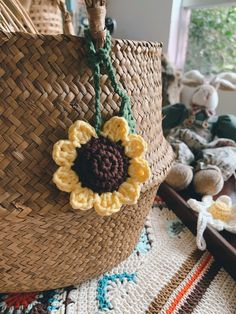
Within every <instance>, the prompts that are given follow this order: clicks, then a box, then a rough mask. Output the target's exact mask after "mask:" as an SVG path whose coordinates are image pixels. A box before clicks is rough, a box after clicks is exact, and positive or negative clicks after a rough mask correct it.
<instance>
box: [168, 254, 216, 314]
mask: <svg viewBox="0 0 236 314" xmlns="http://www.w3.org/2000/svg"><path fill="white" fill-rule="evenodd" d="M211 259H212V256H211V255H210V254H209V255H207V256H206V258H205V259H204V260H203V261H202V262H201V264H200V265H199V266H198V267H197V269H196V271H195V272H194V273H193V275H192V277H191V278H190V280H189V281H188V282H187V283H186V284H185V285H184V286H183V287H182V289H181V290H180V291H179V292H178V294H177V295H176V297H175V298H174V300H173V301H172V302H171V305H170V306H169V307H168V309H167V310H166V314H173V312H174V310H175V309H176V307H177V305H178V304H179V303H180V301H181V299H182V298H183V297H184V296H185V294H186V293H187V292H188V290H189V289H190V288H191V286H192V285H193V284H194V283H195V281H196V280H197V279H198V278H199V276H200V275H201V273H202V272H203V271H204V269H205V268H206V267H207V265H208V264H209V262H210V260H211Z"/></svg>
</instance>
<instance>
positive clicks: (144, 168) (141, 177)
mask: <svg viewBox="0 0 236 314" xmlns="http://www.w3.org/2000/svg"><path fill="white" fill-rule="evenodd" d="M128 174H129V176H130V177H131V178H132V179H134V180H135V181H136V182H139V183H143V182H145V181H147V180H148V179H149V178H150V176H151V170H150V168H149V165H148V162H147V161H146V160H144V159H141V158H134V159H131V161H130V166H129V169H128Z"/></svg>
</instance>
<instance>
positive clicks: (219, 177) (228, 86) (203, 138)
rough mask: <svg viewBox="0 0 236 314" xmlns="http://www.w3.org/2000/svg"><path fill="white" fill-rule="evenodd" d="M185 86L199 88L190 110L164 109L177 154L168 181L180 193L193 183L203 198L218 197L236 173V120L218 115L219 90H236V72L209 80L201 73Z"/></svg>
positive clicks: (188, 79) (187, 79)
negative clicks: (207, 196)
mask: <svg viewBox="0 0 236 314" xmlns="http://www.w3.org/2000/svg"><path fill="white" fill-rule="evenodd" d="M182 83H183V84H184V85H186V86H192V87H196V89H195V90H194V91H193V93H192V95H191V100H190V107H189V108H187V106H185V105H184V104H180V103H179V104H175V105H170V106H167V107H164V108H163V129H164V131H165V133H166V136H167V139H168V140H169V142H170V143H171V145H172V148H173V150H174V152H175V154H176V162H175V163H174V165H173V167H172V169H171V171H170V173H169V175H168V176H167V179H166V182H167V183H168V184H169V185H170V186H172V187H173V188H174V189H176V190H183V189H185V188H187V187H188V186H189V185H190V183H191V182H192V183H193V186H194V188H195V191H196V192H197V193H199V194H202V195H215V194H217V193H218V192H220V191H221V189H222V187H223V184H224V181H226V180H228V179H229V177H231V176H232V175H233V174H234V173H235V170H236V143H235V141H236V117H235V116H233V115H222V116H216V114H215V110H216V108H217V106H218V102H219V98H218V92H217V90H218V89H221V90H226V91H234V90H236V73H222V74H220V75H217V76H215V77H214V78H213V79H211V81H207V80H206V79H205V78H204V76H203V75H202V74H201V73H200V72H199V71H197V70H193V71H190V72H187V73H186V74H185V75H184V77H183V81H182Z"/></svg>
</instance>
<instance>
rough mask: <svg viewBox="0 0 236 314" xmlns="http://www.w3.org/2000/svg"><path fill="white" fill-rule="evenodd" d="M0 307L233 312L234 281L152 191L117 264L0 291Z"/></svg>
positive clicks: (12, 313)
mask: <svg viewBox="0 0 236 314" xmlns="http://www.w3.org/2000/svg"><path fill="white" fill-rule="evenodd" d="M52 275H53V274H52ZM0 313H1V314H21V313H22V314H28V313H30V314H36V313H38V314H46V313H47V314H103V313H106V314H118V313H119V314H144V313H147V314H154V313H163V314H172V313H179V314H184V313H186V314H187V313H195V314H211V313H212V314H227V313H228V314H232V313H236V283H235V282H234V280H233V279H232V278H231V277H230V276H229V275H228V274H227V273H226V272H225V271H224V270H223V269H222V268H221V266H220V265H219V264H218V263H217V262H216V261H215V260H214V259H213V258H212V256H211V255H210V254H209V252H200V251H198V250H197V249H196V242H195V238H194V237H193V235H192V234H191V233H190V232H189V231H188V230H187V228H186V227H185V226H184V225H183V224H182V222H181V221H180V220H179V219H177V217H176V216H175V214H174V213H173V212H172V211H170V210H169V209H168V208H167V207H166V205H165V203H164V202H163V201H162V200H161V199H159V198H158V197H156V199H155V202H154V204H153V208H152V210H151V212H150V215H149V217H148V219H147V221H146V224H145V226H144V228H143V231H142V234H141V237H140V240H139V242H138V244H137V246H136V248H135V250H134V252H133V253H132V255H131V256H130V257H129V258H128V259H127V260H126V261H124V262H123V263H121V264H120V265H119V266H118V267H115V268H114V269H113V270H112V271H111V272H109V273H105V274H103V275H102V276H100V277H99V278H96V279H93V280H90V281H88V282H85V283H83V284H81V285H79V286H76V287H69V288H66V289H57V290H53V291H47V292H41V293H24V294H8V295H6V294H1V295H0Z"/></svg>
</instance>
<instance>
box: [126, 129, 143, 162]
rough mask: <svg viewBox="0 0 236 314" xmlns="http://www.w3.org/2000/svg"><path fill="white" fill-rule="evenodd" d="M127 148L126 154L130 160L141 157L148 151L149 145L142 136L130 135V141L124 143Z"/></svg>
mask: <svg viewBox="0 0 236 314" xmlns="http://www.w3.org/2000/svg"><path fill="white" fill-rule="evenodd" d="M123 145H124V146H125V154H126V156H128V157H130V158H138V157H141V156H142V155H143V154H144V153H145V152H146V150H147V143H146V142H145V141H144V139H143V138H142V136H140V135H137V134H130V135H129V136H128V140H127V141H124V142H123Z"/></svg>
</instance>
